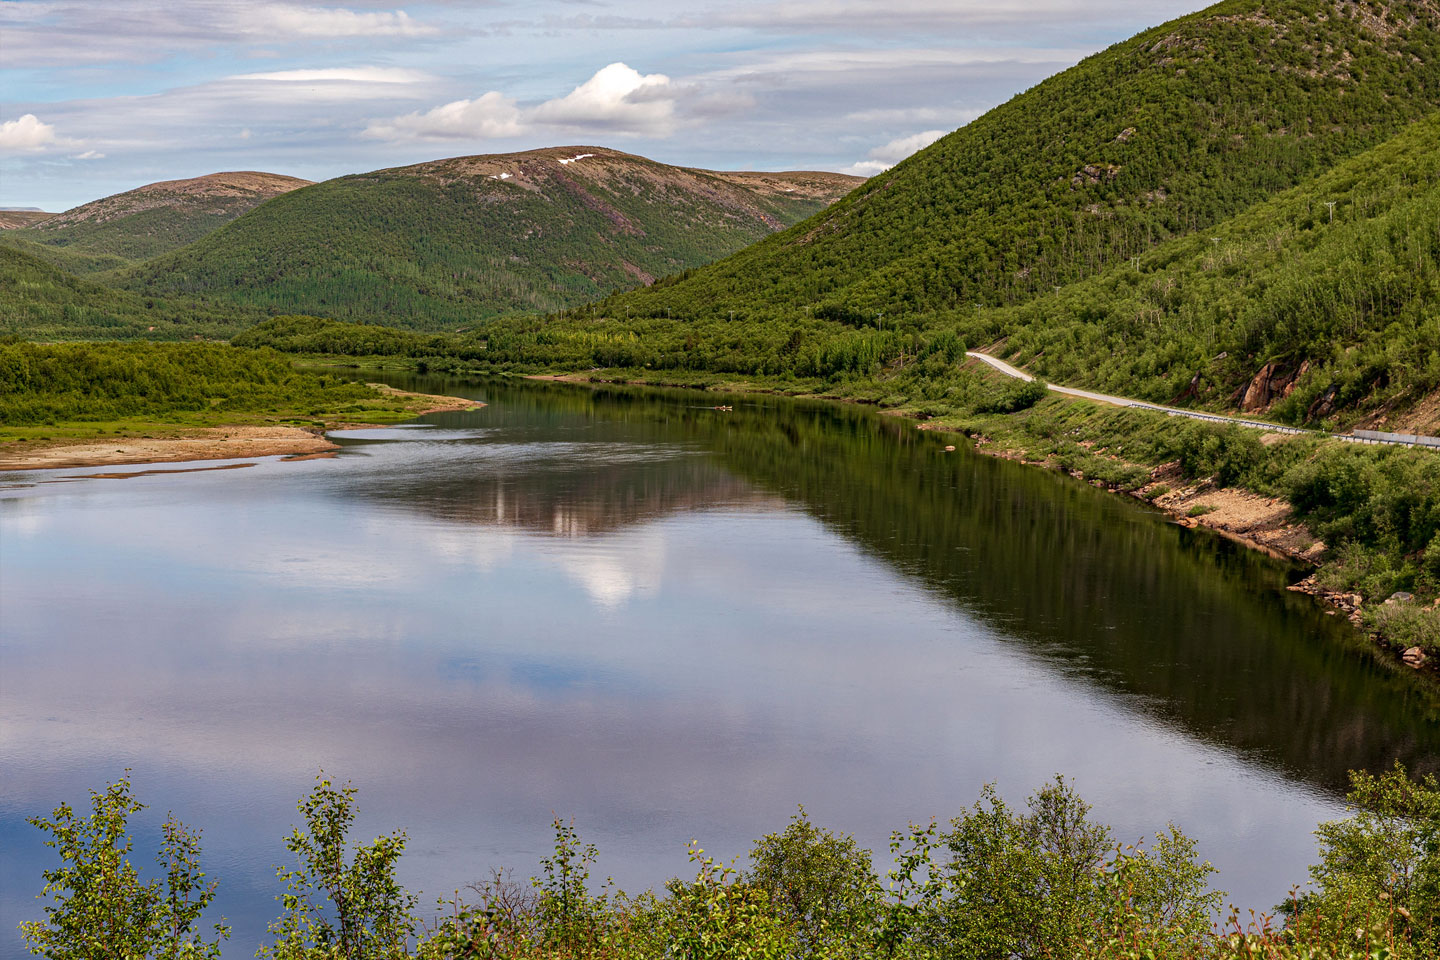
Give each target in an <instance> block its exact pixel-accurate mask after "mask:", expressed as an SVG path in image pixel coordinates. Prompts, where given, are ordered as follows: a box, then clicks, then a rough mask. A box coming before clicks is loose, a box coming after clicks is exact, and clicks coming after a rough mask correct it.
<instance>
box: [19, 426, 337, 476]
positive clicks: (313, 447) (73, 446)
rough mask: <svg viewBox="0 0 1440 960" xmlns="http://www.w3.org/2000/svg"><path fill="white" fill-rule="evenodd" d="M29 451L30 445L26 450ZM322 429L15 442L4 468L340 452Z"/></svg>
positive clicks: (209, 429)
mask: <svg viewBox="0 0 1440 960" xmlns="http://www.w3.org/2000/svg"><path fill="white" fill-rule="evenodd" d="M27 447H28V448H30V449H25V448H27ZM338 449H339V447H337V446H336V445H335V444H334V443H332V442H330V440H328V439H327V438H326V437H325V435H324V433H322V432H321V431H319V430H306V429H303V428H301V427H279V426H275V427H207V428H204V429H199V430H190V431H186V432H185V433H182V434H176V435H173V436H155V437H116V438H111V439H105V440H88V441H85V442H83V443H59V444H55V445H53V446H40V445H38V444H23V445H22V444H10V445H9V449H6V450H4V451H0V470H53V469H57V468H60V467H113V466H120V465H122V464H131V463H182V462H185V461H189V460H239V459H244V458H246V457H274V456H287V457H301V456H313V455H315V454H321V453H329V452H332V451H335V450H338Z"/></svg>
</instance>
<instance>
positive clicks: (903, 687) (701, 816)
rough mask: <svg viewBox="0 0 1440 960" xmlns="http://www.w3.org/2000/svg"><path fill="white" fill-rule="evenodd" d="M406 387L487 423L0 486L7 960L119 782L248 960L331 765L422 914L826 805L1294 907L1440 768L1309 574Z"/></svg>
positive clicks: (1059, 507)
mask: <svg viewBox="0 0 1440 960" xmlns="http://www.w3.org/2000/svg"><path fill="white" fill-rule="evenodd" d="M417 385H419V386H422V387H426V388H429V389H432V390H443V391H445V392H451V393H456V392H462V393H466V394H467V395H470V396H476V397H479V398H481V399H484V400H486V401H487V402H488V403H489V404H490V406H488V407H486V408H484V409H481V410H477V411H474V412H468V413H462V414H440V415H433V416H430V417H427V418H425V419H424V421H423V422H422V423H419V424H416V425H407V426H403V427H398V428H392V429H384V430H372V431H357V432H351V433H348V434H345V435H342V437H343V438H342V441H341V442H342V443H343V444H344V450H343V452H342V453H341V454H340V455H339V456H338V457H337V458H335V459H332V460H316V461H307V462H288V463H287V462H280V461H277V460H266V461H262V462H260V463H259V464H257V465H255V466H250V467H246V468H244V469H232V470H210V471H204V472H189V473H167V472H161V473H154V474H150V475H146V476H135V477H132V478H130V479H124V480H116V479H80V478H81V477H83V476H84V475H85V474H93V473H96V472H97V471H96V470H64V471H37V472H30V473H22V474H10V475H8V476H5V477H3V479H0V695H3V701H0V770H3V776H0V845H3V851H4V856H3V865H0V883H3V891H0V928H3V929H0V954H3V955H4V956H18V955H20V953H21V947H20V943H19V940H18V938H17V937H16V935H15V934H14V932H13V931H14V929H15V925H16V924H17V923H18V922H19V921H20V920H22V919H26V918H29V917H33V916H36V915H38V912H39V907H38V904H37V903H36V902H35V901H34V900H33V897H34V894H35V893H37V892H38V891H39V887H40V885H41V880H40V871H41V870H42V869H44V868H45V867H46V866H48V865H50V863H51V861H50V860H49V858H48V856H47V854H48V851H46V850H45V848H43V847H42V846H41V844H40V835H39V833H38V831H35V830H34V829H33V828H31V827H29V826H28V825H26V824H25V823H24V818H25V817H26V816H30V815H34V814H36V813H42V812H48V811H49V810H50V809H51V808H52V807H53V806H54V805H55V804H56V803H58V802H59V801H61V800H68V801H70V802H71V803H82V802H84V800H85V796H86V790H87V789H89V788H92V787H100V786H103V785H104V784H105V783H107V782H109V781H110V780H112V779H114V778H117V777H119V776H121V774H122V773H123V772H124V771H125V769H126V768H130V769H131V770H132V771H133V774H132V777H133V781H134V784H135V789H136V792H137V794H138V796H139V797H140V798H141V799H142V800H145V801H148V802H149V803H150V804H151V807H152V808H151V809H150V810H148V811H147V812H146V813H145V814H144V815H142V817H141V818H140V824H139V826H140V831H139V832H140V838H141V845H142V846H151V847H153V843H154V836H155V833H156V826H157V824H158V821H159V820H160V819H161V818H162V817H163V815H164V812H165V811H166V810H173V811H174V812H175V813H176V815H177V816H179V817H180V818H181V819H183V820H185V821H186V822H188V823H192V824H195V825H198V826H200V827H202V828H203V829H204V847H205V853H206V861H207V866H208V868H209V869H210V871H211V873H212V874H213V875H215V876H218V877H219V878H220V880H221V883H222V886H221V896H220V901H219V902H220V904H221V906H222V907H223V911H224V912H225V913H226V914H227V915H228V916H229V918H230V919H231V921H232V922H233V923H234V925H235V936H234V938H233V940H232V941H231V946H230V948H229V950H227V956H234V957H240V956H248V955H251V954H253V952H254V949H255V946H256V944H257V943H258V942H259V940H260V938H261V937H262V935H263V932H264V927H265V924H266V922H267V921H268V920H269V919H271V918H273V917H274V916H275V914H276V912H277V908H276V905H275V903H274V901H273V896H274V894H275V893H276V892H277V885H276V883H275V882H274V880H273V868H274V865H275V864H277V863H281V862H284V859H285V857H284V849H283V846H282V844H281V837H282V835H283V834H284V833H285V832H287V830H288V829H289V827H290V826H291V825H292V824H293V823H295V822H296V814H295V807H294V804H295V800H296V799H297V798H298V797H299V796H300V795H301V794H302V793H303V792H305V791H306V790H307V789H308V787H309V785H310V783H311V781H312V780H313V778H314V776H315V774H316V772H317V770H319V769H321V768H323V769H324V771H325V772H326V774H327V775H329V776H331V777H334V778H338V779H350V780H353V781H354V782H355V783H356V784H357V785H358V786H359V787H360V788H361V793H360V806H361V817H360V821H359V824H358V827H357V834H363V835H364V836H365V837H366V838H368V837H373V836H375V835H376V834H378V833H381V832H388V831H389V830H391V829H394V828H397V827H398V828H404V829H405V830H406V831H408V833H409V836H410V846H409V851H408V853H407V854H406V856H405V859H404V860H403V861H402V870H401V872H402V876H403V879H404V880H405V882H406V883H407V884H408V885H410V886H411V888H412V889H419V890H422V891H424V893H425V895H426V900H430V899H431V897H433V896H435V895H441V894H447V893H449V892H450V891H452V890H454V889H455V888H457V887H463V886H464V885H465V884H466V883H468V882H470V881H472V880H475V879H478V878H480V877H482V876H485V875H487V874H488V871H489V869H490V868H491V867H499V866H511V867H514V868H516V870H517V872H518V873H519V874H520V875H521V876H528V875H529V873H530V872H532V871H533V870H534V869H535V865H536V861H537V859H538V858H539V857H540V856H543V855H545V853H547V852H548V842H549V821H550V819H551V817H552V815H556V814H558V815H560V816H564V817H567V818H569V817H573V818H574V819H575V822H576V825H577V827H578V828H579V829H580V831H581V833H582V835H583V836H584V837H585V838H586V839H588V840H591V841H594V842H595V843H597V844H598V845H599V846H600V849H601V862H600V872H601V873H602V874H609V875H613V876H614V877H615V878H616V879H617V880H618V881H620V883H621V884H622V886H625V887H627V888H630V889H635V888H641V887H645V886H650V885H655V884H658V883H660V882H662V881H663V880H664V879H665V878H666V877H668V876H671V875H675V874H677V873H680V872H682V871H683V870H684V869H685V842H686V841H687V840H688V839H690V838H691V837H696V838H699V839H700V840H701V841H702V843H703V844H704V845H705V846H706V848H707V849H708V850H710V851H712V852H716V853H719V854H722V855H724V856H727V857H728V856H732V855H737V854H743V853H745V851H746V850H747V849H748V847H749V844H750V842H751V841H752V840H753V839H755V838H757V837H759V836H761V835H762V834H764V833H766V832H769V831H772V830H775V829H779V828H780V827H782V826H783V825H784V823H785V821H786V819H787V818H788V817H789V816H790V814H791V813H793V812H794V810H795V805H796V804H797V803H803V804H805V806H806V808H807V809H808V810H809V811H810V813H811V814H812V816H813V817H814V818H815V819H816V820H818V821H819V822H821V823H823V824H825V825H828V826H831V827H833V828H836V829H840V830H844V831H848V832H851V833H854V834H855V835H856V836H857V837H858V838H859V839H860V840H861V841H862V842H864V843H865V844H867V845H869V846H872V847H874V848H876V849H879V850H883V849H884V843H885V838H886V836H887V835H888V832H889V831H890V830H891V829H894V828H897V827H901V826H903V825H904V824H905V823H906V822H907V821H910V820H922V819H928V818H930V817H940V818H948V817H950V816H954V815H955V814H957V813H958V812H960V811H961V810H962V808H964V807H966V806H967V805H969V804H971V803H973V802H974V800H975V798H976V795H977V792H978V791H979V789H980V787H981V785H982V784H984V783H985V782H987V781H996V782H998V784H999V786H1000V789H1001V791H1002V793H1004V794H1005V795H1006V796H1007V797H1010V798H1011V799H1013V800H1015V801H1023V798H1024V797H1025V796H1026V795H1027V794H1028V793H1029V792H1030V791H1032V790H1034V789H1035V788H1037V787H1038V786H1040V785H1042V784H1043V783H1044V782H1045V781H1046V780H1047V779H1048V778H1049V777H1051V776H1052V775H1053V774H1055V773H1057V772H1061V773H1064V774H1065V775H1067V776H1069V777H1071V778H1073V780H1074V781H1075V783H1076V784H1077V785H1078V787H1079V788H1080V790H1081V791H1082V793H1083V794H1084V795H1085V796H1086V797H1087V799H1089V800H1090V801H1091V802H1092V803H1093V804H1094V805H1095V807H1096V814H1097V816H1098V817H1100V818H1101V819H1104V820H1106V821H1108V822H1110V823H1112V824H1113V825H1115V827H1116V830H1117V834H1118V836H1119V838H1121V839H1126V840H1135V839H1138V838H1139V837H1140V836H1141V835H1143V834H1148V833H1151V832H1153V831H1154V830H1156V829H1159V828H1161V827H1163V826H1164V825H1165V823H1166V822H1169V821H1173V822H1175V823H1177V824H1179V825H1180V826H1182V827H1183V828H1184V829H1185V830H1186V831H1187V832H1189V833H1191V834H1192V835H1194V836H1196V837H1198V838H1199V840H1200V844H1201V850H1202V852H1203V854H1204V855H1205V856H1207V857H1209V858H1210V859H1211V860H1212V861H1213V862H1214V863H1215V865H1216V866H1217V867H1219V868H1220V870H1221V874H1220V876H1219V878H1218V880H1217V885H1218V886H1219V887H1221V888H1222V889H1225V890H1227V891H1229V893H1230V894H1231V896H1232V898H1233V899H1235V900H1236V901H1237V902H1239V903H1241V904H1243V905H1246V906H1257V907H1268V906H1269V905H1271V904H1273V903H1275V902H1276V901H1277V900H1279V899H1280V898H1281V897H1283V895H1284V894H1285V891H1286V890H1287V889H1288V888H1289V887H1290V885H1291V884H1293V883H1296V882H1301V881H1303V880H1304V879H1305V866H1306V865H1307V864H1308V863H1309V862H1310V861H1311V860H1312V858H1313V856H1314V842H1313V838H1312V836H1311V831H1312V830H1313V829H1314V826H1315V824H1316V822H1317V821H1319V820H1322V819H1326V818H1332V817H1335V816H1338V815H1340V814H1341V812H1342V807H1341V806H1340V803H1339V801H1338V796H1339V793H1338V791H1339V789H1340V788H1341V787H1343V784H1344V778H1345V771H1346V770H1347V769H1349V768H1353V767H1360V766H1365V767H1371V768H1381V767H1384V766H1387V765H1388V764H1389V763H1390V762H1391V761H1392V760H1393V759H1395V758H1399V759H1401V760H1404V761H1405V762H1406V763H1408V764H1410V765H1412V766H1414V767H1416V768H1419V769H1435V768H1436V767H1437V766H1440V724H1437V721H1436V714H1435V711H1434V709H1433V707H1432V706H1431V705H1430V704H1429V703H1428V702H1427V700H1426V699H1425V698H1424V697H1423V696H1421V695H1420V694H1418V693H1417V691H1416V690H1415V689H1413V688H1412V687H1411V686H1409V684H1408V682H1407V678H1404V677H1398V676H1396V675H1394V674H1391V673H1389V672H1387V671H1385V670H1384V669H1381V668H1380V667H1377V666H1375V665H1374V664H1372V663H1371V662H1370V661H1369V659H1368V658H1367V657H1366V656H1365V655H1364V654H1363V653H1361V652H1359V651H1358V649H1357V647H1356V645H1355V643H1354V640H1353V638H1352V637H1350V636H1349V635H1348V633H1347V632H1346V630H1345V628H1344V626H1343V625H1342V624H1337V623H1336V618H1334V617H1329V616H1326V615H1324V613H1323V611H1321V610H1320V609H1319V608H1317V607H1316V606H1315V605H1314V604H1313V603H1312V602H1310V601H1309V600H1307V599H1306V598H1303V597H1299V596H1296V595H1294V594H1291V593H1287V592H1286V591H1285V589H1284V587H1285V585H1286V583H1287V577H1288V576H1292V575H1293V574H1292V573H1291V572H1290V571H1288V570H1287V569H1286V568H1285V567H1284V566H1282V565H1279V564H1276V563H1273V562H1271V561H1269V560H1266V559H1264V558H1263V557H1260V556H1258V555H1256V554H1254V553H1251V552H1248V551H1245V550H1242V549H1239V548H1236V547H1234V546H1233V545H1231V544H1229V543H1227V542H1226V541H1224V540H1220V539H1218V538H1215V537H1212V536H1209V535H1205V534H1197V533H1194V532H1192V531H1186V530H1182V529H1179V528H1177V527H1175V526H1173V525H1170V524H1167V523H1165V522H1163V519H1162V518H1160V517H1159V516H1157V515H1155V514H1153V513H1151V512H1150V511H1148V510H1146V509H1144V508H1141V507H1139V506H1137V505H1135V504H1132V503H1128V502H1125V501H1122V500H1121V499H1120V498H1116V497H1112V496H1107V495H1104V494H1100V493H1098V492H1096V491H1094V490H1092V489H1090V488H1089V487H1086V486H1084V485H1082V484H1079V483H1075V482H1072V481H1066V480H1062V479H1059V478H1056V477H1055V476H1053V475H1049V474H1046V473H1042V472H1040V471H1036V470H1033V469H1029V468H1022V467H1018V466H1016V465H1013V464H1010V463H1005V462H997V461H994V460H990V459H987V458H984V457H979V456H974V455H971V454H968V453H966V452H965V451H963V450H962V451H959V452H957V453H953V454H948V455H947V454H945V453H944V452H943V440H938V439H937V438H935V437H930V436H927V435H925V434H923V433H920V432H919V431H916V430H915V429H914V426H913V424H902V423H899V422H892V421H889V420H887V419H886V418H882V417H877V416H872V415H867V414H865V413H862V412H858V411H851V410H843V409H834V408H830V407H823V406H818V405H805V404H798V403H788V402H783V401H773V402H772V401H754V400H751V401H745V400H738V401H736V407H735V411H734V412H733V413H720V412H716V411H714V410H710V409H706V408H705V407H703V406H701V404H703V403H704V402H705V401H706V400H709V402H714V401H713V399H711V398H702V397H700V396H698V395H694V394H689V395H687V394H662V393H654V392H635V391H630V392H627V391H618V390H611V391H598V392H596V391H590V390H587V389H581V388H573V387H566V386H552V385H542V384H527V383H521V384H515V383H483V382H482V383H472V384H468V385H466V384H459V383H455V382H439V381H434V380H432V381H428V382H420V383H418V384H417ZM144 469H146V468H142V467H133V468H122V470H124V471H125V472H133V473H139V472H140V471H142V470H144ZM152 469H159V470H173V469H175V467H174V465H168V466H161V467H159V468H152Z"/></svg>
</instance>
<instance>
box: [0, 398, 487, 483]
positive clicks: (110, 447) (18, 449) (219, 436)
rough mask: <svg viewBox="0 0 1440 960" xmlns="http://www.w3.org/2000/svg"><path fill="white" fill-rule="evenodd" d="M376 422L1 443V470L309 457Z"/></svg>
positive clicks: (329, 451)
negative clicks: (345, 432) (331, 433)
mask: <svg viewBox="0 0 1440 960" xmlns="http://www.w3.org/2000/svg"><path fill="white" fill-rule="evenodd" d="M371 386H373V387H375V388H376V389H377V391H378V392H380V393H382V394H385V395H386V396H394V397H404V398H406V399H407V400H409V401H411V402H412V403H413V409H411V410H409V411H407V412H408V413H409V414H411V415H412V416H417V417H418V416H423V415H425V414H427V413H445V412H449V411H454V410H473V409H475V408H477V407H483V406H485V404H483V403H481V402H480V401H478V400H467V399H465V398H463V397H444V396H436V395H434V394H428V393H411V392H410V391H407V390H397V389H395V388H394V387H388V386H385V385H383V384H371ZM358 426H377V424H353V423H345V422H333V423H327V424H326V425H325V428H324V429H321V428H320V427H294V426H280V425H265V426H235V427H197V428H194V429H189V430H179V431H174V432H168V431H167V432H165V433H160V432H159V431H158V430H157V434H156V435H154V436H138V437H136V436H130V437H112V438H106V439H104V440H85V441H79V442H59V443H9V444H5V445H4V446H3V447H0V470H54V469H60V468H64V467H116V466H122V465H126V464H136V463H185V462H188V461H191V460H243V459H248V458H253V457H276V456H280V457H285V458H286V459H292V460H301V459H304V460H309V459H315V458H318V457H325V456H332V455H334V452H335V451H336V450H339V449H340V447H339V446H338V445H337V444H335V443H334V442H333V441H331V440H330V439H329V438H328V437H326V436H325V430H335V429H343V428H345V427H358Z"/></svg>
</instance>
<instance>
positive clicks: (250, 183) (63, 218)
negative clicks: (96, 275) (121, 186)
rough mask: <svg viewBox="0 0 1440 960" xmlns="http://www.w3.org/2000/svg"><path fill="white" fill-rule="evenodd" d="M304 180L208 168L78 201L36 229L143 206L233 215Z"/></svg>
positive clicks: (114, 216)
mask: <svg viewBox="0 0 1440 960" xmlns="http://www.w3.org/2000/svg"><path fill="white" fill-rule="evenodd" d="M309 185H310V181H309V180H301V179H299V178H297V177H287V176H283V175H281V174H278V173H259V172H257V171H254V170H239V171H231V172H226V173H211V174H207V175H206V176H203V177H191V178H190V179H188V180H162V181H160V182H159V183H149V184H146V185H145V186H143V187H136V188H135V189H134V190H127V191H125V192H124V193H117V194H115V195H114V196H110V197H104V198H103V199H100V200H92V201H90V202H89V203H86V204H81V205H80V206H78V207H74V208H73V209H70V210H66V211H65V212H64V213H59V214H56V215H54V216H52V217H49V218H47V219H46V220H45V221H44V222H43V223H40V224H37V225H36V229H39V230H59V229H63V228H66V227H73V226H76V225H78V224H82V223H84V224H101V223H108V222H110V221H114V220H118V219H120V218H123V217H130V216H134V215H135V214H138V213H144V212H145V211H147V210H156V209H164V208H171V209H176V210H184V211H186V212H189V213H194V214H199V215H209V216H223V217H225V218H226V219H233V218H235V217H238V216H239V215H240V214H242V213H244V212H245V211H247V210H249V209H251V208H253V207H256V206H258V205H260V204H261V203H264V202H265V201H266V200H269V199H270V198H271V197H274V196H278V195H279V194H282V193H288V192H289V191H291V190H295V189H298V188H300V187H306V186H309Z"/></svg>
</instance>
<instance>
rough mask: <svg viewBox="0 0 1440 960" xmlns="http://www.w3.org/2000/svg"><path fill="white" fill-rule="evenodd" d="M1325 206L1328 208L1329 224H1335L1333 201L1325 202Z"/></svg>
mask: <svg viewBox="0 0 1440 960" xmlns="http://www.w3.org/2000/svg"><path fill="white" fill-rule="evenodd" d="M1325 206H1327V207H1329V208H1330V222H1331V223H1334V222H1335V201H1334V200H1326V201H1325Z"/></svg>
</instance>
